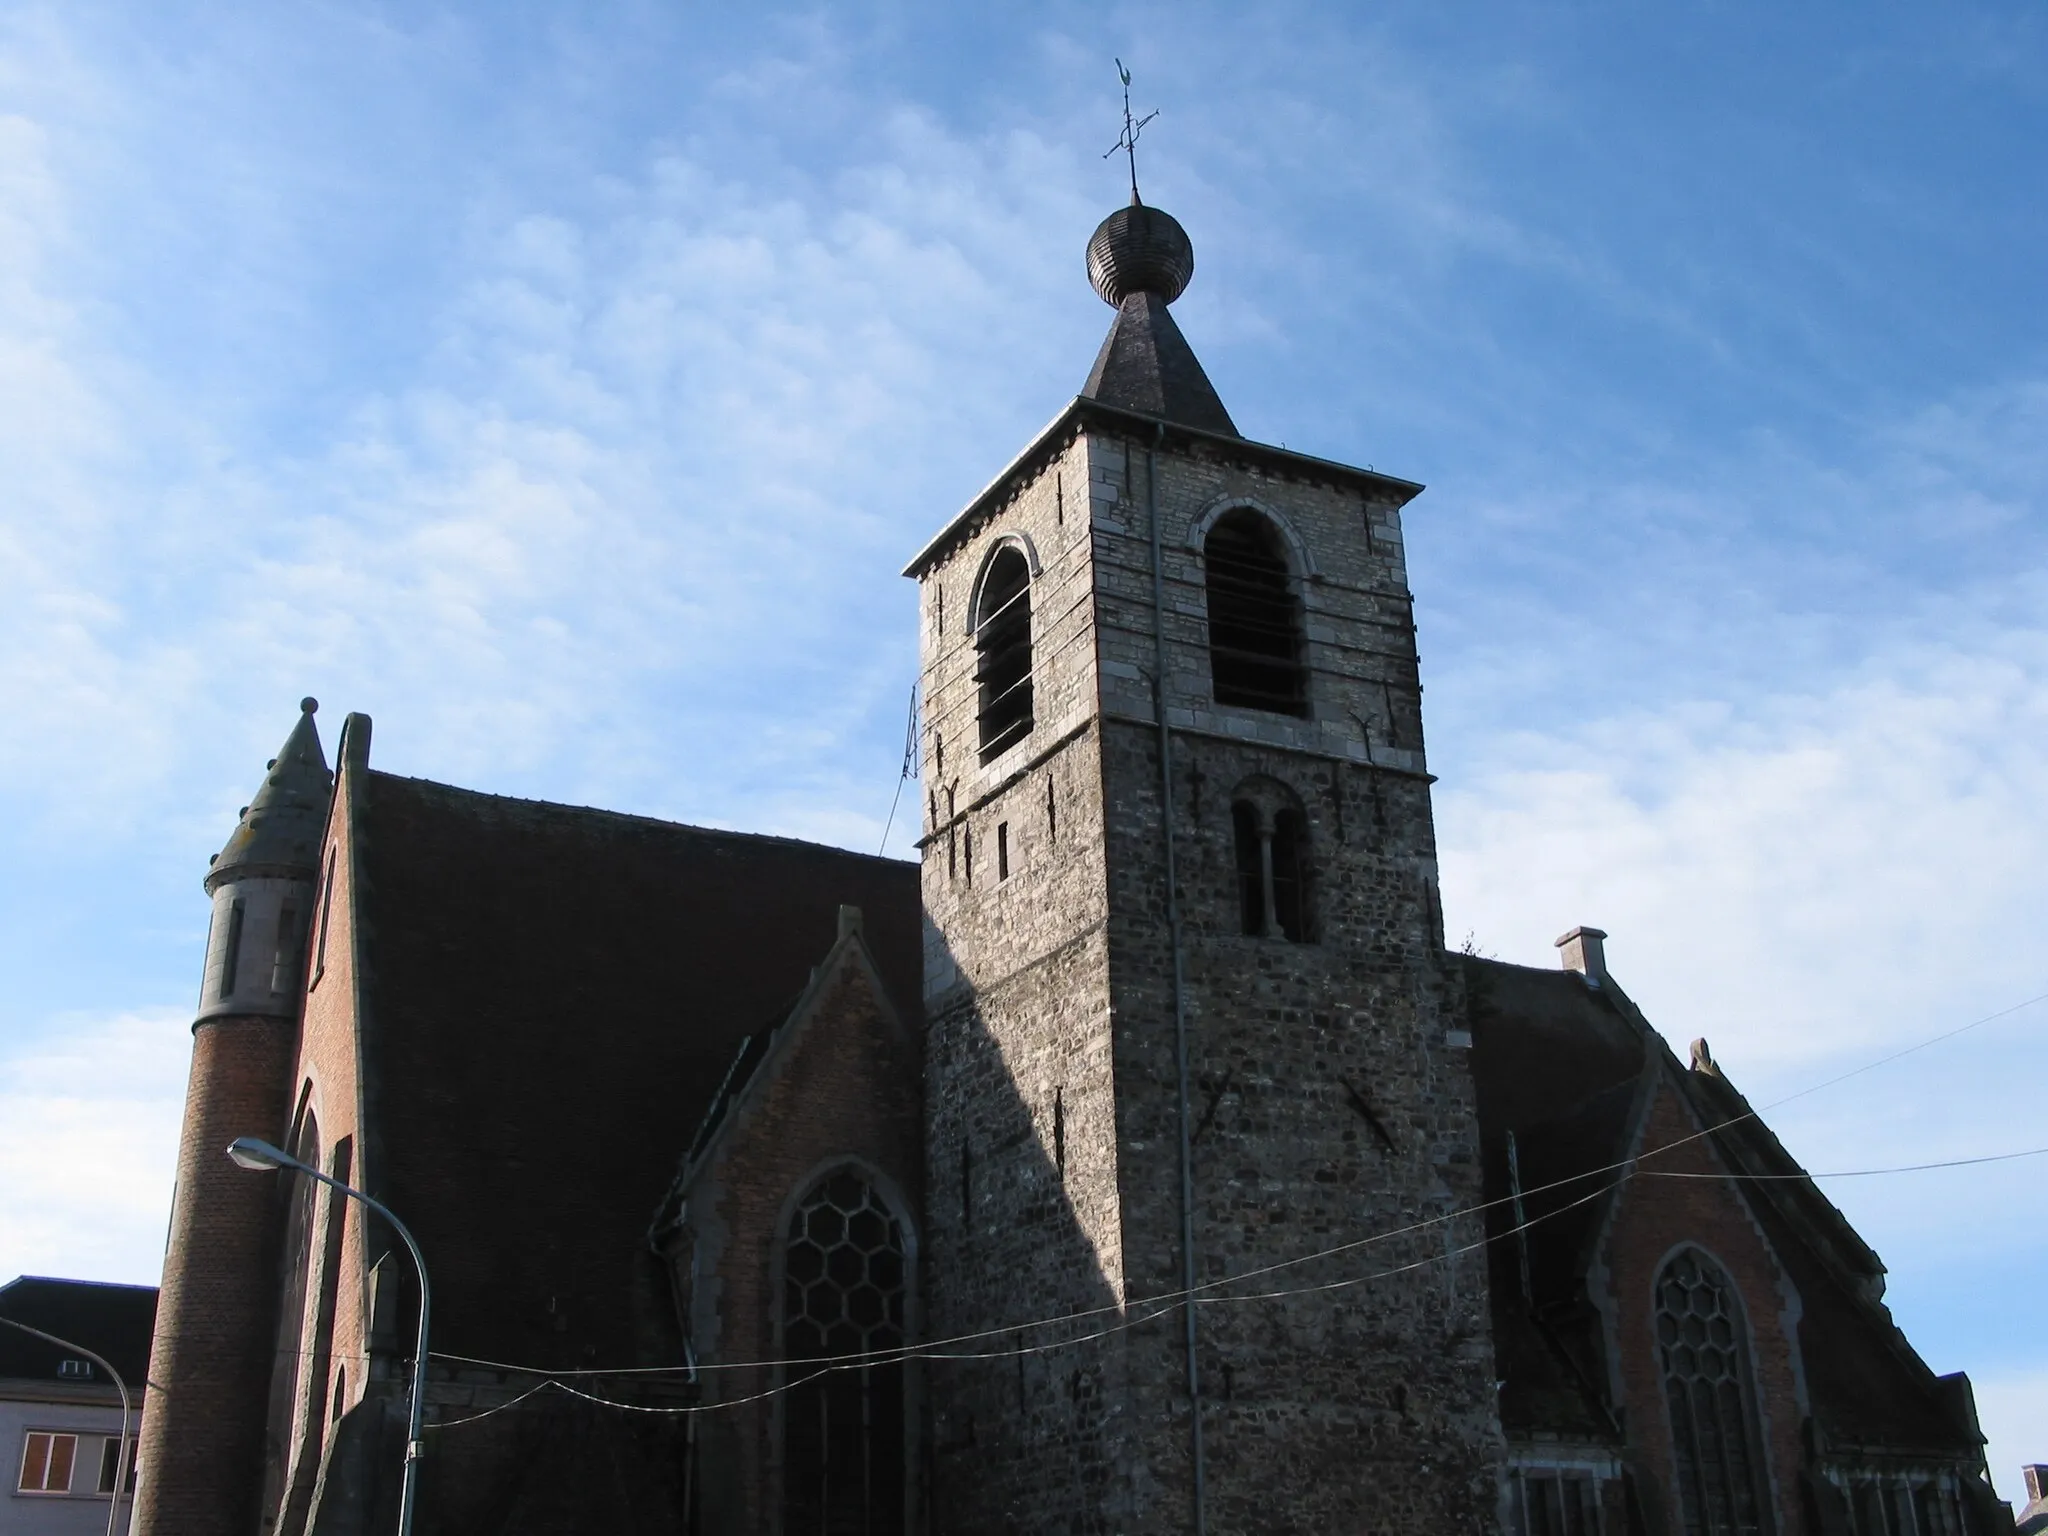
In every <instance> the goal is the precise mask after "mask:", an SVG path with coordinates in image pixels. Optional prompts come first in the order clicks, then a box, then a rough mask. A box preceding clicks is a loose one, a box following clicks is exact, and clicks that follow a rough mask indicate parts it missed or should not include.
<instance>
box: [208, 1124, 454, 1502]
mask: <svg viewBox="0 0 2048 1536" xmlns="http://www.w3.org/2000/svg"><path fill="white" fill-rule="evenodd" d="M228 1156H229V1157H231V1158H233V1159H234V1160H235V1162H236V1164H237V1165H238V1166H240V1167H243V1168H247V1169H249V1170H250V1171H251V1172H254V1173H267V1172H270V1171H272V1170H274V1169H278V1168H290V1169H292V1170H293V1171H294V1172H296V1173H303V1174H304V1175H306V1177H307V1178H309V1179H316V1180H318V1181H319V1182H320V1183H322V1184H325V1185H326V1186H327V1187H328V1188H329V1189H333V1190H338V1191H340V1192H341V1193H342V1194H344V1195H347V1196H348V1197H349V1198H350V1199H351V1200H360V1201H362V1202H363V1204H365V1205H367V1206H368V1207H369V1208H370V1209H371V1210H373V1211H375V1212H376V1213H377V1214H378V1215H379V1216H382V1217H383V1218H384V1219H385V1220H386V1221H388V1222H390V1223H391V1230H392V1231H394V1232H396V1233H397V1234H398V1236H399V1240H400V1241H402V1242H403V1243H404V1244H405V1249H406V1252H408V1253H410V1254H411V1255H412V1264H413V1268H414V1269H416V1270H418V1271H419V1276H420V1329H419V1338H418V1340H417V1342H415V1344H414V1345H413V1353H412V1417H411V1421H410V1422H409V1423H408V1424H407V1426H406V1431H405V1477H404V1480H403V1481H402V1482H400V1484H399V1487H398V1536H412V1506H413V1498H414V1495H415V1494H416V1493H417V1492H418V1491H419V1478H420V1453H421V1451H422V1450H424V1449H425V1447H424V1446H423V1445H422V1443H421V1441H420V1433H421V1428H420V1426H421V1418H422V1415H423V1414H424V1413H425V1411H426V1404H427V1305H428V1291H427V1261H426V1260H425V1259H423V1258H421V1257H420V1245H419V1244H418V1243H416V1242H414V1241H413V1240H412V1233H411V1232H409V1231H407V1230H406V1225H405V1223H404V1222H402V1221H400V1220H399V1219H398V1218H397V1217H396V1216H394V1215H392V1214H391V1211H390V1209H389V1208H388V1207H386V1206H385V1205H383V1204H382V1203H381V1202H379V1201H376V1200H372V1199H371V1198H370V1197H369V1196H368V1195H366V1194H364V1193H363V1192H362V1191H361V1190H360V1189H356V1188H354V1187H353V1186H352V1185H348V1184H344V1183H342V1182H341V1180H339V1179H331V1178H329V1177H328V1176H327V1175H326V1174H324V1173H322V1172H321V1171H320V1170H319V1169H318V1168H312V1167H308V1166H307V1165H306V1164H305V1163H302V1162H300V1161H299V1160H298V1159H297V1158H296V1157H293V1156H292V1155H291V1154H290V1153H289V1152H286V1151H283V1150H282V1149H281V1148H278V1147H273V1146H272V1145H271V1144H270V1143H269V1142H267V1141H258V1140H257V1139H256V1138H255V1137H254V1136H237V1137H236V1138H235V1139H234V1141H233V1143H232V1144H231V1145H230V1146H229V1147H228Z"/></svg>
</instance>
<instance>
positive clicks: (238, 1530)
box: [135, 699, 333, 1536]
mask: <svg viewBox="0 0 2048 1536" xmlns="http://www.w3.org/2000/svg"><path fill="white" fill-rule="evenodd" d="M318 707H319V706H318V705H317V704H316V703H315V702H314V701H313V700H312V699H307V700H305V701H304V702H303V703H302V704H301V705H300V715H299V720H298V723H297V724H296V725H295V726H293V727H292V732H291V735H290V736H289V737H287V738H286V740H285V744H284V747H283V750H281V751H280V752H279V753H278V755H277V757H276V758H275V759H273V760H272V761H271V763H270V764H269V766H268V771H267V772H266V775H265V777H264V780H263V785H262V787H261V788H260V789H258V790H257V792H256V796H255V798H254V799H253V800H251V801H250V803H249V805H248V806H247V807H246V808H245V809H244V810H243V812H242V815H241V820H240V822H239V823H238V824H237V825H236V827H235V830H234V832H233V834H232V835H231V836H230V837H229V838H228V841H227V846H226V847H224V848H223V849H222V850H221V851H220V852H219V853H218V854H216V855H214V858H213V863H212V867H211V868H210V869H209V870H208V872H207V876H206V891H207V894H208V895H209V896H211V897H212V898H213V925H212V928H211V930H210V932H209V934H208V938H207V945H206V966H205V972H204V977H203V980H202V982H201V986H200V993H199V1012H198V1016H197V1019H196V1021H195V1022H194V1023H193V1026H192V1076H191V1080H190V1082H189V1083H188V1084H187V1087H186V1090H185V1123H184V1129H183V1131H182V1133H181V1135H180V1138H179V1145H178V1183H177V1190H176V1194H175V1196H174V1198H173V1202H172V1207H171V1235H170V1244H169V1247H168V1249H167V1251H166V1253H165V1255H164V1275H163V1289H162V1293H161V1296H160V1299H159V1301H158V1304H157V1314H156V1338H155V1341H154V1343H153V1344H152V1346H151V1350H150V1362H149V1379H150V1385H151V1393H150V1410H149V1416H148V1417H147V1418H146V1419H145V1420H144V1422H143V1428H142V1450H141V1468H140V1473H139V1476H138V1479H137V1490H136V1510H135V1530H136V1531H137V1533H138V1536H173V1533H175V1536H212V1533H216V1532H217V1533H220V1536H247V1533H248V1532H250V1531H252V1530H254V1529H255V1522H256V1503H257V1492H258V1490H259V1489H260V1487H261V1486H262V1478H263V1450H264V1447H263V1436H264V1425H265V1418H266V1414H267V1409H268V1399H269V1392H270V1376H271V1366H272V1364H273V1359H274V1340H273V1338H272V1325H273V1316H274V1313H275V1310H276V1306H277V1295H276V1292H277V1283H278V1277H277V1254H276V1251H275V1243H276V1233H277V1229H278V1226H279V1217H280V1209H279V1206H278V1187H277V1180H275V1179H264V1178H256V1177H254V1176H252V1175H250V1174H248V1173H246V1172H244V1171H242V1170H241V1169H239V1168H236V1167H235V1166H234V1165H233V1164H232V1163H230V1162H229V1161H228V1159H227V1157H226V1155H225V1154H226V1149H227V1145H228V1143H229V1142H231V1141H233V1140H234V1139H235V1138H236V1137H237V1136H260V1137H262V1138H264V1139H265V1140H267V1141H272V1142H282V1141H283V1140H284V1139H285V1133H286V1126H287V1125H288V1123H289V1121H290V1118H291V1108H292V1106H291V1098H290V1094H291V1066H292V1051H293V1048H294V1045H295V1040H294V1034H295V1025H296V1021H297V1018H298V1012H299V1003H300V999H301V997H302V996H303V988H302V986H301V981H300V976H299V967H300V963H301V959H302V957H303V955H304V953H305V948H306V936H307V932H308V930H309V926H310V920H311V919H312V918H313V916H314V915H315V914H314V901H315V891H316V887H317V886H318V883H319V879H320V840H321V837H322V835H323V829H324V827H325V825H326V821H327V809H328V797H329V793H330V789H331V786H332V782H333V776H332V775H331V774H330V773H329V772H328V770H327V760H326V757H325V755H324V754H323V753H322V751H321V749H320V733H319V731H318V730H317V729H316V728H315V726H314V724H313V712H314V710H315V709H317V708H318Z"/></svg>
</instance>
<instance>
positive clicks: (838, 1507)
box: [782, 1168, 909, 1536]
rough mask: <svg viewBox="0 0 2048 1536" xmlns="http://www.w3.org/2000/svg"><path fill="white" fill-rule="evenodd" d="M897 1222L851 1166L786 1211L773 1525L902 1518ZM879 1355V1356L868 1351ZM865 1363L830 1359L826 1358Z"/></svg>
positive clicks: (803, 1533) (893, 1527)
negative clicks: (779, 1462)
mask: <svg viewBox="0 0 2048 1536" xmlns="http://www.w3.org/2000/svg"><path fill="white" fill-rule="evenodd" d="M907 1268H908V1254H907V1250H906V1245H905V1242H904V1235H903V1225H902V1223H901V1222H900V1221H898V1220H897V1219H896V1217H895V1215H894V1214H893V1213H892V1212H891V1211H890V1210H889V1208H888V1206H887V1205H886V1204H884V1203H883V1201H882V1198H881V1196H880V1194H878V1193H877V1192H876V1190H875V1188H874V1186H873V1185H872V1184H870V1183H869V1182H868V1181H867V1180H866V1179H864V1178H862V1177H861V1175H860V1174H859V1173H857V1172H855V1171H854V1170H853V1169H851V1168H842V1169H840V1170H839V1171H838V1172H836V1173H833V1174H831V1175H829V1176H827V1177H826V1178H825V1179H823V1180H821V1181H820V1182H819V1183H818V1184H817V1185H816V1187H814V1188H813V1189H812V1190H811V1192H810V1193H809V1194H807V1195H805V1196H804V1198H803V1200H802V1201H801V1202H799V1203H798V1205H797V1208H796V1212H795V1214H794V1215H792V1216H791V1217H790V1223H789V1232H788V1247H787V1249H786V1250H785V1252H784V1258H783V1353H784V1358H785V1359H786V1360H787V1361H788V1370H789V1374H790V1380H791V1381H792V1382H793V1383H794V1385H793V1386H792V1387H791V1389H790V1391H789V1393H788V1395H787V1397H786V1398H785V1400H784V1401H785V1406H784V1409H783V1506H782V1507H783V1519H782V1529H783V1533H784V1536H902V1533H903V1532H904V1530H905V1528H906V1498H907V1495H908V1491H909V1490H908V1482H907V1478H906V1476H905V1471H906V1468H905V1457H906V1455H907V1444H908V1442H907V1437H906V1434H905V1425H906V1413H907V1405H906V1403H905V1400H904V1367H903V1362H902V1360H901V1358H899V1357H898V1356H897V1355H896V1354H895V1353H894V1352H895V1351H899V1350H900V1349H901V1348H902V1346H903V1343H904V1338H905V1332H904V1330H905V1322H904V1303H905V1297H906V1294H907V1281H908V1275H907ZM877 1356H879V1358H877ZM859 1359H865V1360H866V1362H867V1363H864V1364H858V1365H848V1366H845V1367H842V1368H836V1369H835V1368H833V1367H832V1365H831V1362H833V1361H839V1360H848V1361H851V1360H859Z"/></svg>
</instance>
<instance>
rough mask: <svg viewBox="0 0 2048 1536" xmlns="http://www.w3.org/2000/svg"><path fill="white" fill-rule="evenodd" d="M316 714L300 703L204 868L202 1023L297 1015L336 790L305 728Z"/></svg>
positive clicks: (309, 703)
mask: <svg viewBox="0 0 2048 1536" xmlns="http://www.w3.org/2000/svg"><path fill="white" fill-rule="evenodd" d="M319 707H320V704H319V701H318V700H317V699H303V700H301V701H300V703H299V719H298V723H297V724H296V725H294V726H293V727H292V732H291V735H289V736H288V737H286V738H285V743H284V747H283V748H282V749H281V750H280V751H279V752H278V754H277V756H276V757H274V758H272V759H271V760H270V762H269V764H268V765H267V767H268V772H267V774H266V776H265V778H264V780H263V784H262V787H261V788H259V789H258V790H257V791H256V797H255V798H254V799H253V800H251V801H250V802H249V803H248V805H246V806H244V807H243V808H242V815H241V820H240V821H239V822H238V823H237V824H236V826H235V830H234V831H233V833H231V834H230V835H229V837H228V840H227V845H226V846H225V847H224V848H222V849H221V851H220V852H219V853H217V854H215V855H214V856H213V860H212V866H211V868H209V869H208V870H207V874H206V892H207V894H208V895H209V896H211V897H212V898H213V928H212V933H211V937H210V938H209V939H208V941H207V946H206V971H205V980H204V981H203V983H202V985H201V988H200V994H199V1017H200V1018H201V1019H207V1018H213V1017H217V1016H219V1015H223V1014H259V1015H269V1016H271V1017H275V1018H291V1017H292V1016H293V1015H294V1014H295V1013H296V1012H297V1005H298V981H299V957H300V954H301V952H302V951H303V950H304V949H305V937H306V924H307V917H308V915H309V914H310V913H311V911H312V894H313V887H314V885H315V884H316V883H317V882H318V880H319V878H320V835H321V829H322V828H323V827H324V826H325V825H326V822H327V802H328V797H329V795H330V794H331V793H332V790H333V786H334V775H333V774H332V773H331V772H329V771H328V767H327V756H326V754H325V753H324V752H323V751H322V750H321V747H320V732H319V729H318V728H317V727H316V726H315V725H314V724H313V714H314V712H315V711H316V710H318V709H319Z"/></svg>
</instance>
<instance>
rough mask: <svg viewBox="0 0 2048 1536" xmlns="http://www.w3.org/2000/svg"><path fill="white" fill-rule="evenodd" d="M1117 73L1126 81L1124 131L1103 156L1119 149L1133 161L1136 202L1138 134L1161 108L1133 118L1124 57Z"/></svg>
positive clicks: (1133, 189) (1129, 84) (1133, 186)
mask: <svg viewBox="0 0 2048 1536" xmlns="http://www.w3.org/2000/svg"><path fill="white" fill-rule="evenodd" d="M1116 73H1117V78H1118V79H1119V80H1121V81H1123V83H1124V131H1123V132H1122V133H1121V134H1119V135H1118V136H1117V141H1116V142H1115V143H1114V144H1112V145H1110V146H1109V148H1108V149H1106V150H1104V151H1103V152H1102V158H1103V159H1105V160H1107V159H1108V158H1109V157H1110V156H1111V155H1113V154H1115V153H1116V152H1117V151H1118V150H1122V151H1123V152H1124V155H1125V157H1126V158H1127V159H1128V160H1129V161H1130V163H1131V201H1132V202H1134V203H1135V202H1137V201H1138V135H1139V134H1141V133H1143V132H1144V131H1145V125H1146V124H1147V123H1149V122H1151V121H1152V119H1153V118H1155V117H1157V116H1158V115H1159V109H1158V108H1157V107H1154V108H1153V109H1152V110H1151V111H1150V112H1147V113H1146V114H1145V115H1144V116H1143V117H1140V118H1136V119H1133V118H1132V116H1131V72H1130V71H1129V70H1128V69H1125V68H1124V61H1123V60H1122V59H1118V60H1117V61H1116Z"/></svg>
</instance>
